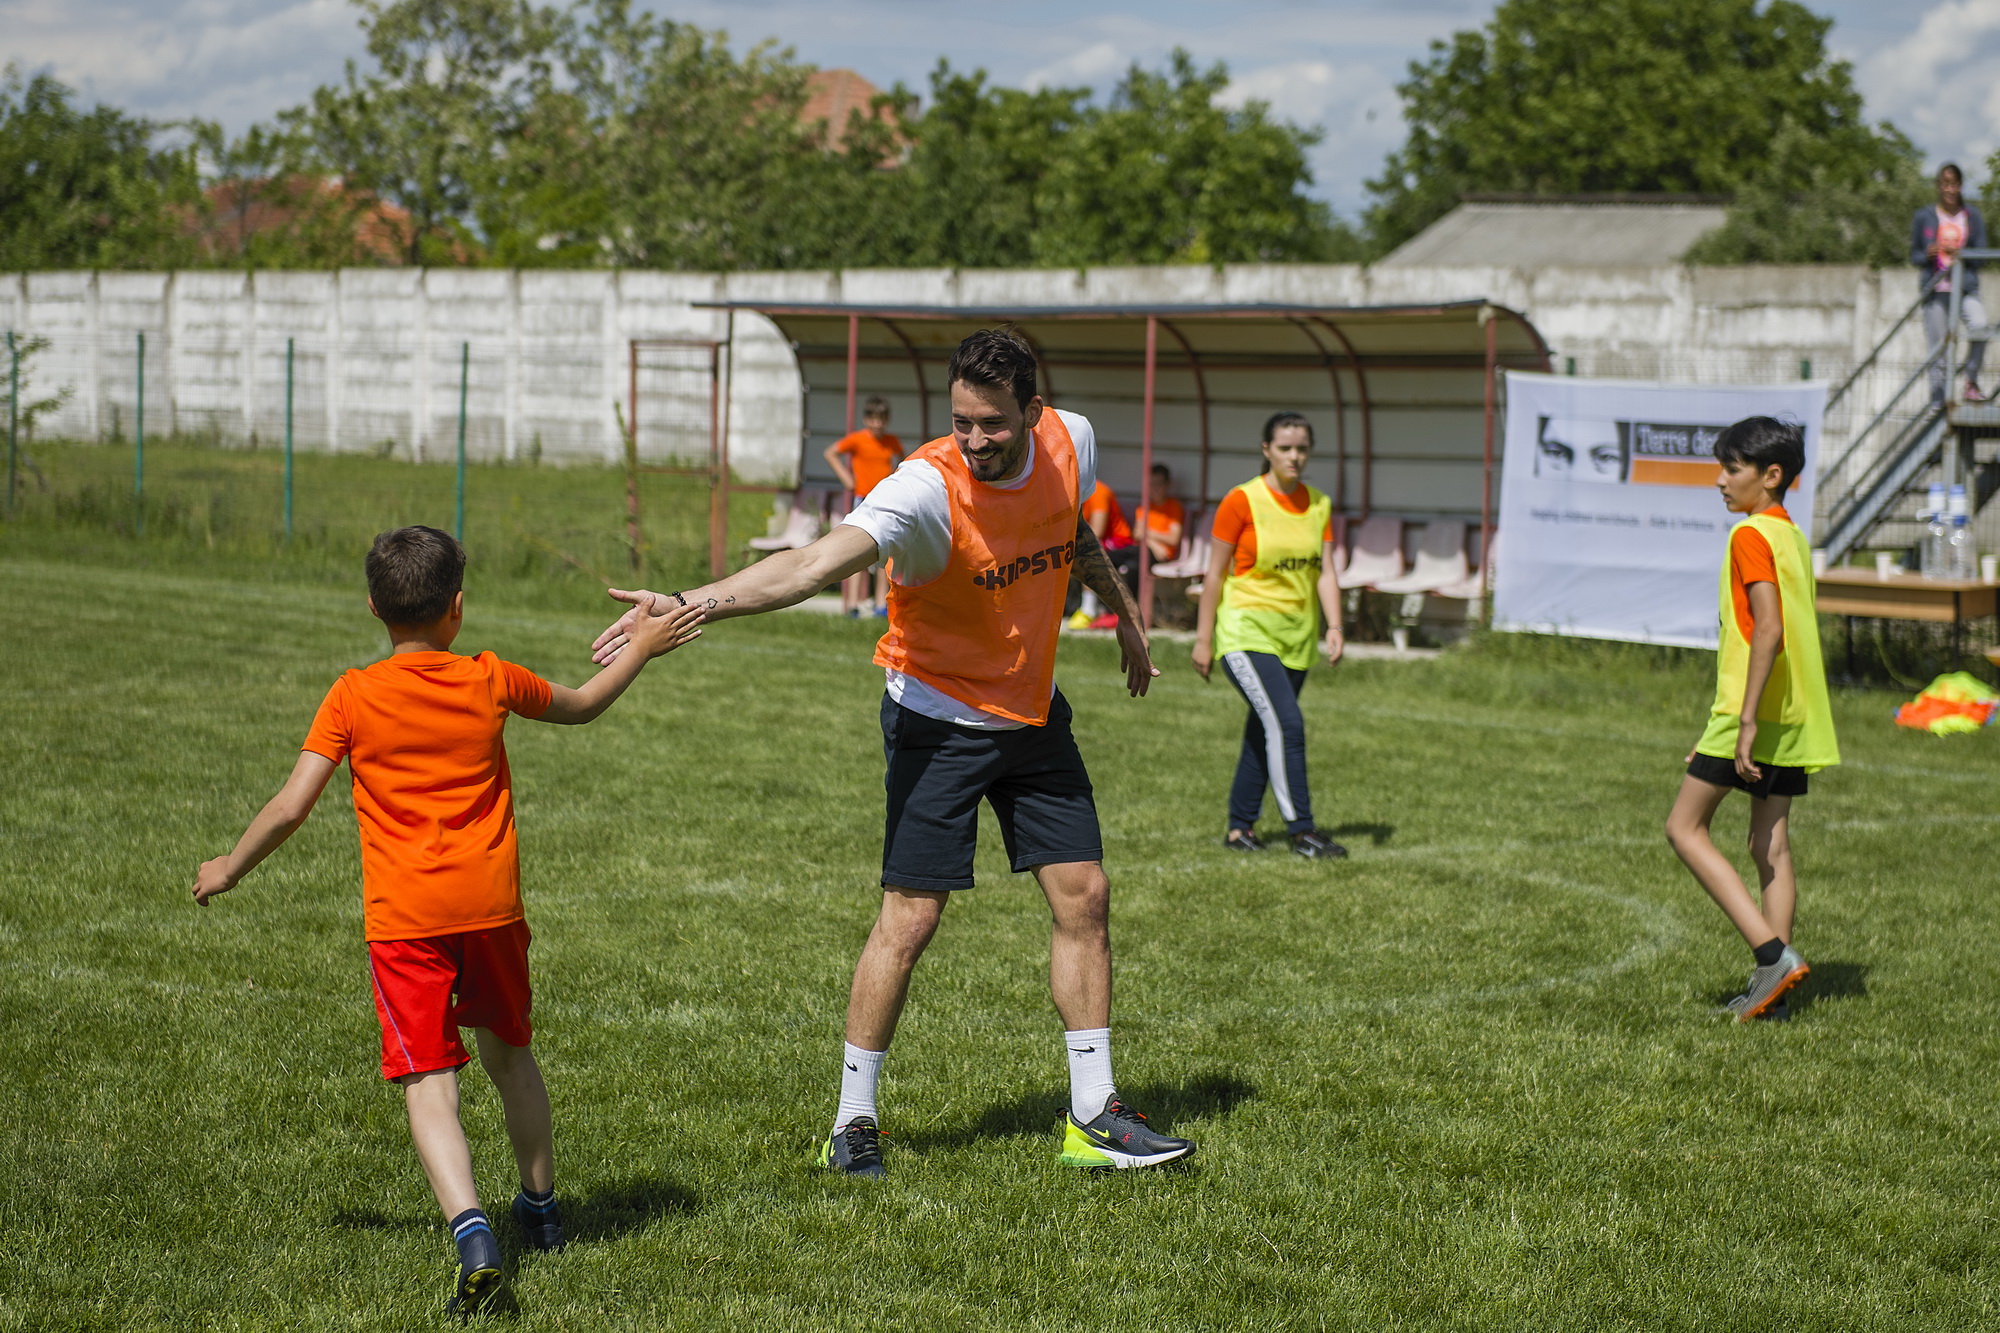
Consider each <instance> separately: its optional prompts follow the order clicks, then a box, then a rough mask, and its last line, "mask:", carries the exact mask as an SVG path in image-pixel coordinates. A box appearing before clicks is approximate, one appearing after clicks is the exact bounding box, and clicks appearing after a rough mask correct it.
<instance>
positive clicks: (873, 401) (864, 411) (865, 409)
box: [861, 393, 889, 417]
mask: <svg viewBox="0 0 2000 1333" xmlns="http://www.w3.org/2000/svg"><path fill="white" fill-rule="evenodd" d="M861 415H862V416H864V417H873V416H884V417H886V416H888V415H889V400H888V399H887V398H884V397H883V396H882V395H881V394H879V393H878V394H871V395H869V398H868V401H867V402H865V403H863V404H862V405H861Z"/></svg>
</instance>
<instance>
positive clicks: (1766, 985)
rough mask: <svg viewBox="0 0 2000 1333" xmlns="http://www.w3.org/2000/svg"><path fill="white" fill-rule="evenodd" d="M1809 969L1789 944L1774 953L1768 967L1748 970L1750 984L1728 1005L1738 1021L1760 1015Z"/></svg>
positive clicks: (1768, 1010)
mask: <svg viewBox="0 0 2000 1333" xmlns="http://www.w3.org/2000/svg"><path fill="white" fill-rule="evenodd" d="M1811 972H1812V969H1811V968H1809V967H1807V966H1806V960H1805V959H1803V958H1801V957H1799V951H1798V950H1797V949H1794V948H1793V947H1792V946H1791V945H1789V944H1787V945H1786V946H1785V951H1784V952H1783V953H1781V954H1779V955H1778V961H1777V962H1775V963H1773V964H1771V965H1770V966H1769V967H1756V968H1753V969H1751V972H1750V984H1749V985H1747V986H1745V987H1744V988H1743V993H1742V994H1741V995H1739V996H1737V997H1736V998H1735V999H1733V1000H1731V1001H1730V1002H1729V1006H1728V1007H1729V1008H1730V1010H1732V1011H1733V1012H1734V1013H1735V1015H1736V1021H1737V1022H1739V1023H1748V1022H1751V1021H1753V1020H1755V1019H1759V1018H1762V1017H1764V1015H1765V1014H1767V1013H1769V1012H1770V1011H1771V1010H1772V1009H1775V1008H1776V1007H1777V1006H1778V1002H1779V1001H1781V1000H1783V999H1784V998H1785V993H1786V992H1787V991H1789V990H1791V988H1792V987H1794V986H1796V985H1798V984H1799V983H1800V982H1801V981H1804V980H1805V979H1806V977H1807V976H1808V975H1809V974H1810V973H1811Z"/></svg>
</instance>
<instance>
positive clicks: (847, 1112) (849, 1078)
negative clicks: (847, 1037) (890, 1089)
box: [833, 1042, 888, 1129]
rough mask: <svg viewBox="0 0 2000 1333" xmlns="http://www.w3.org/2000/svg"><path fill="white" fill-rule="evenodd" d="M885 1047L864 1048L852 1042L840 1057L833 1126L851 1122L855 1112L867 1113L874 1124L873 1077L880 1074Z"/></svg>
mask: <svg viewBox="0 0 2000 1333" xmlns="http://www.w3.org/2000/svg"><path fill="white" fill-rule="evenodd" d="M887 1054H888V1052H887V1051H864V1050H862V1049H861V1048H860V1047H859V1046H856V1045H855V1044H854V1043H853V1042H849V1043H847V1051H846V1053H845V1054H844V1055H843V1056H842V1057H841V1061H840V1109H839V1110H837V1111H835V1112H834V1113H833V1127H834V1128H835V1129H839V1128H840V1127H841V1126H842V1125H851V1124H853V1123H854V1119H855V1117H856V1116H864V1115H865V1116H867V1117H868V1118H869V1119H870V1120H873V1121H874V1122H875V1123H876V1124H878V1125H879V1124H881V1123H882V1117H881V1116H879V1115H876V1114H875V1080H876V1079H878V1078H880V1077H881V1076H882V1057H883V1056H885V1055H887Z"/></svg>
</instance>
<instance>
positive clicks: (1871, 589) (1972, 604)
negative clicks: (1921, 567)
mask: <svg viewBox="0 0 2000 1333" xmlns="http://www.w3.org/2000/svg"><path fill="white" fill-rule="evenodd" d="M1818 581H1819V609H1820V610H1821V611H1823V612H1825V613H1826V614H1828V615H1835V616H1846V617H1847V660H1848V661H1849V662H1852V661H1853V660H1854V617H1856V616H1873V617H1875V618H1876V619H1879V620H1927V621H1930V622H1931V623H1932V624H1937V625H1950V626H1951V646H1952V655H1953V656H1954V657H1956V656H1957V655H1958V653H1959V651H1960V649H1961V644H1960V642H1959V633H1960V628H1961V627H1962V626H1963V625H1964V624H1965V622H1966V621H1968V620H1978V619H1980V618H1981V617H1984V616H1990V615H1993V614H1994V613H1995V611H1996V609H2000V596H1996V594H2000V583H1988V582H1986V581H1985V580H1984V579H1927V578H1924V577H1923V576H1922V575H1919V574H1905V573H1903V572H1902V571H1901V570H1897V571H1896V572H1895V573H1892V574H1891V575H1890V576H1889V577H1888V578H1886V579H1885V578H1882V577H1880V576H1878V575H1877V574H1876V573H1875V571H1874V570H1872V569H1856V568H1853V567H1851V566H1836V567H1835V568H1832V569H1829V570H1827V571H1826V572H1825V573H1824V574H1821V575H1820V576H1819V580H1818Z"/></svg>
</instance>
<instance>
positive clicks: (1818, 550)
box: [1813, 546, 1826, 578]
mask: <svg viewBox="0 0 2000 1333" xmlns="http://www.w3.org/2000/svg"><path fill="white" fill-rule="evenodd" d="M1824 573H1826V548H1825V547H1824V546H1815V547H1813V577H1814V578H1818V577H1819V576H1820V575H1822V574H1824Z"/></svg>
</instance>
